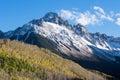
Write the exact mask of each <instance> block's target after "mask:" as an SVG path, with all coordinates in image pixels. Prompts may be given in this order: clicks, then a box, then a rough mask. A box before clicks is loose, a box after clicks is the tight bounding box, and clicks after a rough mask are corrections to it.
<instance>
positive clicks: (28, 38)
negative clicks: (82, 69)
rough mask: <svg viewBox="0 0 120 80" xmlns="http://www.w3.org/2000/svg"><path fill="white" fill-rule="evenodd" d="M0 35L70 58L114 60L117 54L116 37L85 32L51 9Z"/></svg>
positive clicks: (119, 43)
mask: <svg viewBox="0 0 120 80" xmlns="http://www.w3.org/2000/svg"><path fill="white" fill-rule="evenodd" d="M3 38H10V39H16V40H19V41H24V42H27V43H30V44H35V45H38V46H40V47H45V48H48V49H51V50H54V51H55V52H58V53H60V54H59V55H63V56H67V57H70V58H80V57H81V56H82V57H83V56H84V58H85V57H89V58H90V57H96V55H97V56H98V57H100V58H102V59H107V60H108V61H109V60H112V61H115V56H120V39H119V38H113V37H110V36H107V35H105V34H100V33H95V34H94V33H93V34H92V33H89V32H88V31H87V29H86V27H85V26H83V25H81V24H77V25H71V24H69V23H68V21H65V20H63V19H62V18H61V17H59V15H58V14H56V13H53V12H49V13H47V14H46V15H45V16H44V17H42V18H41V19H34V20H32V21H30V22H29V23H27V24H25V25H23V26H22V27H19V28H17V29H16V30H14V31H9V32H6V33H4V36H3ZM43 39H44V40H43ZM86 59H87V58H86Z"/></svg>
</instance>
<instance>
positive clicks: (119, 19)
mask: <svg viewBox="0 0 120 80" xmlns="http://www.w3.org/2000/svg"><path fill="white" fill-rule="evenodd" d="M116 24H117V25H119V26H120V18H117V20H116Z"/></svg>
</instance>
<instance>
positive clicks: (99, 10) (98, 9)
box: [93, 6, 105, 15]
mask: <svg viewBox="0 0 120 80" xmlns="http://www.w3.org/2000/svg"><path fill="white" fill-rule="evenodd" d="M93 9H94V10H97V11H98V12H100V13H101V14H103V15H105V12H104V10H103V9H102V8H101V7H99V6H94V7H93Z"/></svg>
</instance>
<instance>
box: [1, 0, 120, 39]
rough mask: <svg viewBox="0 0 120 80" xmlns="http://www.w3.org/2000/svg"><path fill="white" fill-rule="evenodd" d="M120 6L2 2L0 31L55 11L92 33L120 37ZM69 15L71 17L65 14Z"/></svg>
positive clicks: (102, 0)
mask: <svg viewBox="0 0 120 80" xmlns="http://www.w3.org/2000/svg"><path fill="white" fill-rule="evenodd" d="M119 4H120V1H119V0H0V30H2V31H4V32H6V31H8V30H14V29H16V28H17V27H19V26H22V25H23V24H25V23H27V22H29V21H31V20H32V19H39V18H41V17H42V16H44V14H46V13H47V12H50V11H52V12H57V13H59V14H60V15H61V17H63V18H64V19H68V20H69V21H70V22H73V23H75V24H77V23H81V24H83V25H85V26H86V27H87V29H88V31H90V32H100V33H106V34H108V35H113V36H117V37H120V5H119ZM67 12H69V14H70V15H69V16H68V15H66V16H65V15H63V14H66V13H67ZM85 21H86V22H85Z"/></svg>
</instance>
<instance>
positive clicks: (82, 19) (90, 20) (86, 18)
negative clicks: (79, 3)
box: [76, 11, 98, 25]
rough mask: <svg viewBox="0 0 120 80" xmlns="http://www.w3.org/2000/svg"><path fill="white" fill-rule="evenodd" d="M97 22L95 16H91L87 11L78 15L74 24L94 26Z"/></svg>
mask: <svg viewBox="0 0 120 80" xmlns="http://www.w3.org/2000/svg"><path fill="white" fill-rule="evenodd" d="M97 22H98V20H97V18H96V16H95V15H93V14H91V13H90V12H89V11H86V12H85V13H79V16H78V18H76V23H81V24H82V25H89V24H92V25H93V24H96V23H97Z"/></svg>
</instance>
